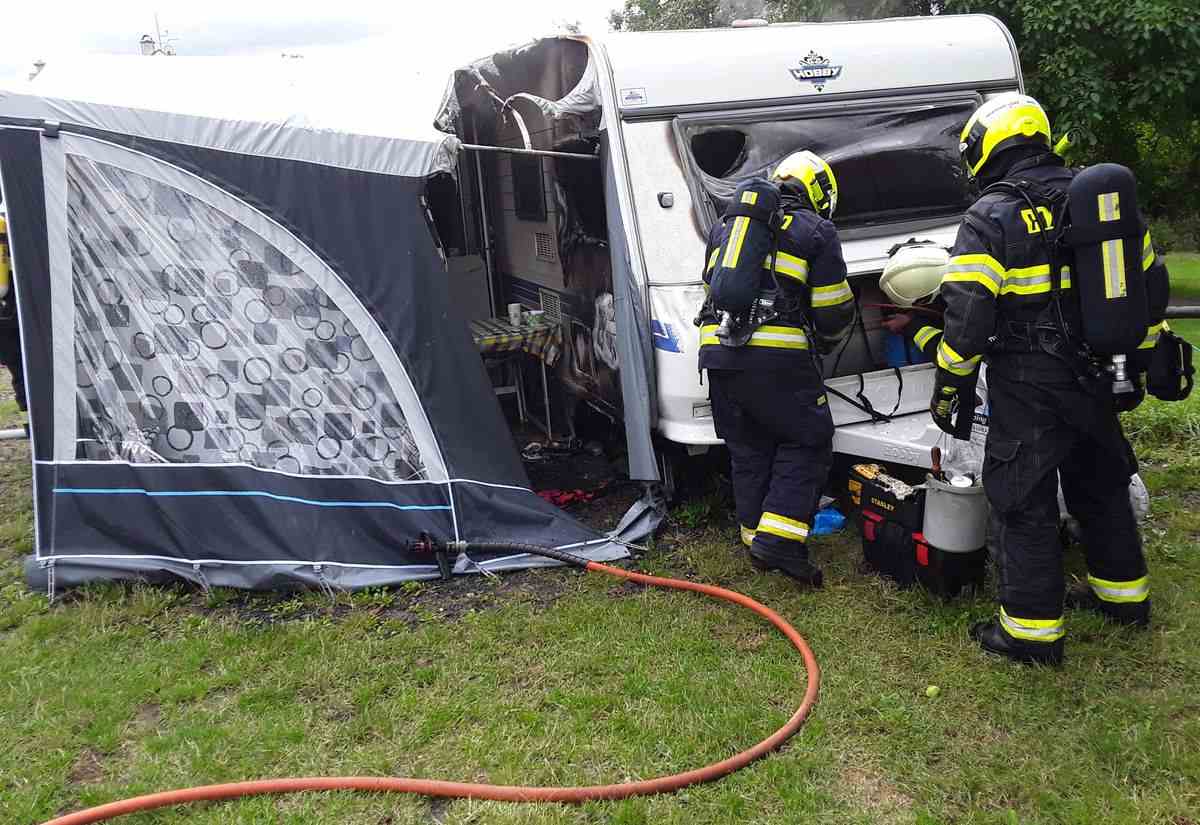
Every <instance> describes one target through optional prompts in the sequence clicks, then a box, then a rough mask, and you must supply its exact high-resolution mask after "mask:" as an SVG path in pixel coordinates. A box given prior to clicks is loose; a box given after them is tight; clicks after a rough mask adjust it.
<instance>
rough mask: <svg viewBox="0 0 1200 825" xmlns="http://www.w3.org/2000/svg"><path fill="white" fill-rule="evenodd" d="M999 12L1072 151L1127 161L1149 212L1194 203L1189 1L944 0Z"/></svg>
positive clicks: (1199, 104) (1198, 155)
mask: <svg viewBox="0 0 1200 825" xmlns="http://www.w3.org/2000/svg"><path fill="white" fill-rule="evenodd" d="M946 10H947V11H951V12H969V11H971V12H987V13H989V14H994V15H996V17H998V18H1000V19H1001V20H1002V21H1004V23H1005V24H1006V25H1007V26H1008V28H1009V30H1010V31H1011V32H1012V33H1013V37H1014V38H1015V39H1016V42H1017V45H1018V46H1019V48H1020V53H1021V64H1022V66H1023V68H1024V73H1025V84H1026V88H1027V89H1028V91H1029V93H1030V94H1032V95H1034V96H1035V97H1037V98H1038V100H1040V101H1041V102H1042V105H1043V106H1045V107H1046V109H1047V111H1048V112H1049V113H1050V115H1051V118H1052V119H1053V125H1054V130H1055V132H1056V133H1062V132H1065V131H1070V133H1071V138H1072V140H1073V142H1074V143H1075V145H1076V150H1075V155H1074V157H1073V159H1076V160H1080V161H1087V162H1094V161H1100V160H1109V161H1114V162H1117V163H1124V164H1126V165H1128V166H1131V167H1132V168H1133V169H1134V170H1135V171H1136V172H1137V173H1138V179H1139V182H1140V183H1141V188H1142V195H1143V197H1141V198H1140V199H1141V200H1142V201H1143V203H1145V204H1147V205H1148V206H1149V207H1150V208H1151V209H1153V210H1156V211H1160V212H1161V211H1177V210H1179V209H1186V208H1188V207H1189V206H1191V208H1193V209H1194V208H1196V204H1197V203H1198V201H1200V186H1198V185H1197V181H1198V180H1200V60H1198V59H1197V55H1198V54H1200V17H1197V14H1196V2H1195V0H947V2H946Z"/></svg>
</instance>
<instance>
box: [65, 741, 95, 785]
mask: <svg viewBox="0 0 1200 825" xmlns="http://www.w3.org/2000/svg"><path fill="white" fill-rule="evenodd" d="M103 778H104V754H102V753H101V752H100V751H98V750H96V749H95V748H84V749H83V750H82V751H81V752H80V753H79V756H77V757H75V761H74V762H72V763H71V770H69V771H67V782H69V783H70V784H72V785H94V784H95V783H97V782H99V781H100V780H101V779H103Z"/></svg>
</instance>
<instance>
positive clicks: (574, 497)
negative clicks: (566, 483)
mask: <svg viewBox="0 0 1200 825" xmlns="http://www.w3.org/2000/svg"><path fill="white" fill-rule="evenodd" d="M538 496H539V497H540V498H544V499H545V500H546V501H548V502H550V503H551V504H553V505H554V506H555V507H562V506H563V505H564V504H572V503H574V502H576V501H591V500H592V499H594V498H595V497H596V493H595V492H593V491H589V490H539V491H538Z"/></svg>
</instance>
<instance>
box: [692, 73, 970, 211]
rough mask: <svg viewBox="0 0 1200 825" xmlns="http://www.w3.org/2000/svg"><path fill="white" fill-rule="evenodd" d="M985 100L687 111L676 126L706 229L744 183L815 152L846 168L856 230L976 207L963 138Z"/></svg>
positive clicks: (846, 204)
mask: <svg viewBox="0 0 1200 825" xmlns="http://www.w3.org/2000/svg"><path fill="white" fill-rule="evenodd" d="M979 101H980V98H979V97H978V96H974V95H972V96H970V97H962V96H958V97H955V98H952V99H945V98H943V99H941V100H925V101H922V102H879V103H875V104H861V103H860V104H840V105H838V104H833V105H809V106H803V107H791V108H783V107H779V108H771V109H754V110H746V111H742V112H726V113H713V114H704V115H683V116H680V117H677V118H676V119H675V122H674V128H675V135H676V140H677V142H678V144H679V147H680V149H681V151H682V154H683V155H684V157H686V158H687V159H688V162H687V166H688V167H689V172H690V180H689V181H688V183H689V186H691V187H692V189H693V201H694V202H695V203H696V204H697V209H698V211H699V213H700V214H699V215H698V217H699V218H700V220H701V223H702V224H703V225H704V226H705V227H706V228H707V227H708V226H710V225H711V224H712V222H713V221H714V220H716V218H717V216H718V215H719V214H721V212H723V211H724V208H725V204H726V203H727V201H728V198H729V196H730V195H732V194H733V190H734V189H735V188H736V187H737V184H738V183H739V182H740V181H742V180H744V179H745V178H747V177H751V176H754V175H767V174H769V173H770V171H771V169H772V168H773V167H774V166H775V165H776V164H777V163H778V162H779V161H780V160H782V159H783V158H784V157H786V156H787V155H788V154H790V153H792V152H795V151H798V150H800V149H810V150H812V151H814V152H816V153H817V154H819V155H821V156H822V157H824V158H825V159H827V160H828V161H829V162H830V164H831V165H832V166H833V168H834V170H835V172H836V173H837V178H838V190H839V191H838V208H837V214H836V216H835V221H836V223H837V225H838V228H839V229H843V230H845V229H850V230H853V229H857V228H863V227H870V226H878V225H883V224H900V223H909V224H911V223H922V222H927V221H929V220H937V219H942V218H954V217H957V216H958V215H960V214H961V213H962V212H964V211H965V210H966V208H967V207H968V206H970V204H971V195H970V191H969V189H968V182H967V178H966V175H965V173H964V171H963V169H962V165H961V163H960V162H959V155H958V142H959V140H958V139H959V134H960V132H961V130H962V127H963V124H964V123H966V121H967V118H968V117H969V116H970V114H971V112H972V111H974V109H975V108H976V107H977V106H978V105H979ZM938 222H943V221H938ZM898 231H902V230H898Z"/></svg>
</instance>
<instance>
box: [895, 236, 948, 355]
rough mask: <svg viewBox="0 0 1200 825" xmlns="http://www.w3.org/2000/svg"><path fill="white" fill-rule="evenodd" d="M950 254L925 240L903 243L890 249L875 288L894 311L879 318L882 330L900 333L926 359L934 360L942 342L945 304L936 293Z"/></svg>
mask: <svg viewBox="0 0 1200 825" xmlns="http://www.w3.org/2000/svg"><path fill="white" fill-rule="evenodd" d="M949 262H950V257H949V255H948V254H947V253H946V250H945V249H944V248H943V247H940V246H936V245H933V244H929V243H909V244H903V245H901V246H900V247H898V248H897V249H894V250H893V252H892V255H891V257H890V258H889V259H888V262H887V265H886V266H885V267H884V269H883V274H882V275H881V276H880V278H879V288H880V289H882V290H883V292H884V294H885V295H887V296H888V299H889V300H890V301H891V302H892V303H893V305H894V306H895V307H897V310H896V311H895V312H893V313H892V314H891V315H888V316H887V317H885V318H884V319H883V321H882V325H883V327H884V329H886V330H887V331H888V332H891V333H894V334H896V335H900V336H903V337H904V338H905V339H906V340H907V341H909V342H910V343H911V344H912V345H913V346H915V347H916V348H917V349H918V350H920V351H921V353H923V354H924V355H925V357H926V358H928V359H929V360H930V361H936V360H937V348H938V346H939V345H940V344H941V343H942V327H943V325H944V323H945V322H944V320H943V315H944V314H945V311H946V305H945V303H944V302H943V301H942V299H941V296H940V295H938V290H939V289H940V288H941V285H942V277H943V276H944V275H945V274H946V269H947V267H948V266H949Z"/></svg>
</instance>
